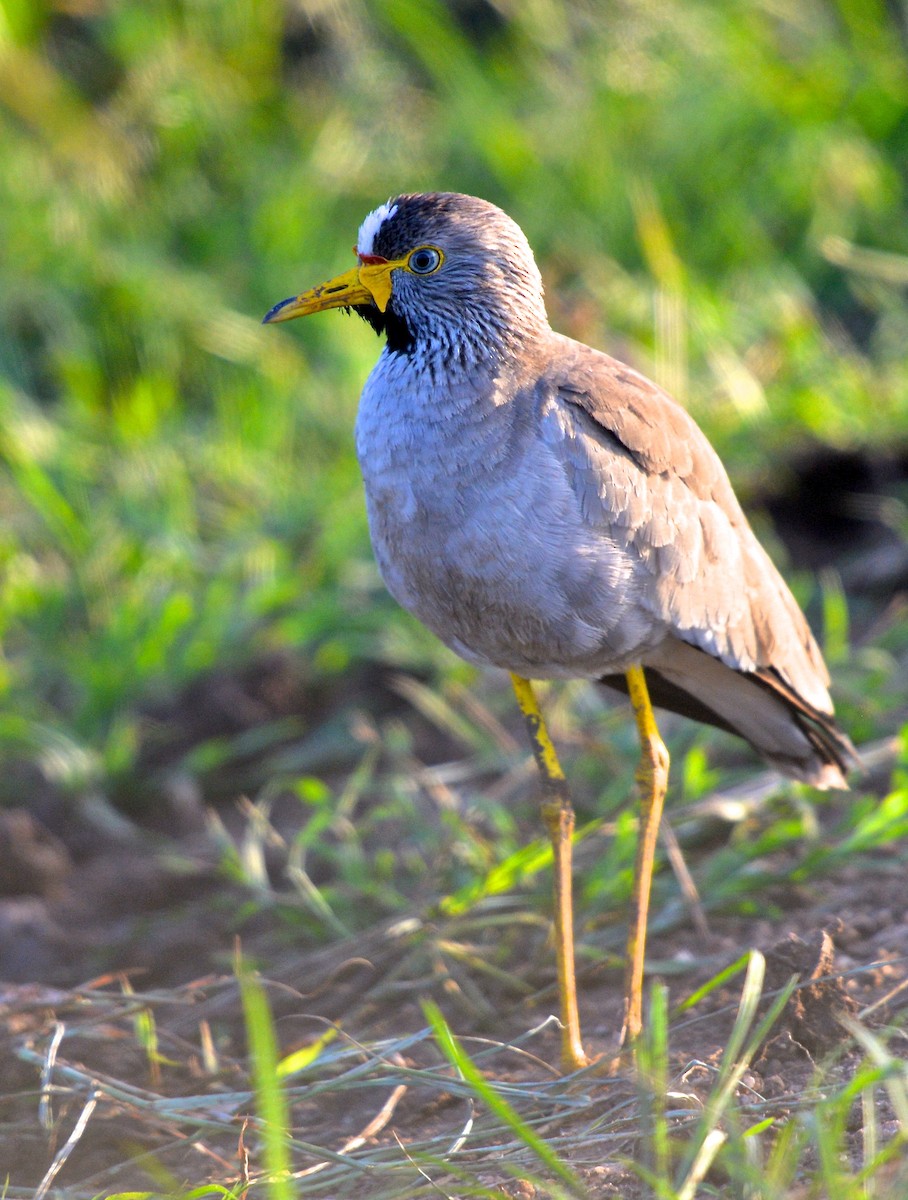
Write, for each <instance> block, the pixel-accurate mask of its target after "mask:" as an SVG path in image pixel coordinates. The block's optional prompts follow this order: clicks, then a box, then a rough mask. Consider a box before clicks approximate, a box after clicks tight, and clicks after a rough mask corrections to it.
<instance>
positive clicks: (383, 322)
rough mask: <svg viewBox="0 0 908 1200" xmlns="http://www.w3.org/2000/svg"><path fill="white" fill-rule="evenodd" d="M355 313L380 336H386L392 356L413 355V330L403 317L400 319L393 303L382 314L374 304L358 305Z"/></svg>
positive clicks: (414, 342)
mask: <svg viewBox="0 0 908 1200" xmlns="http://www.w3.org/2000/svg"><path fill="white" fill-rule="evenodd" d="M353 311H354V312H355V313H356V315H357V316H358V317H362V319H363V320H364V321H365V322H366V323H367V324H369V325H371V326H372V328H373V329H374V330H375V332H376V333H377V334H378V335H379V336H381V335H382V334H384V335H385V337H386V338H387V339H388V349H389V350H390V351H391V353H392V354H406V355H409V354H412V353H413V348H414V347H415V345H416V338H415V337H414V336H413V330H412V329H411V328H410V326H409V325H408V324H407V322H406V321H405V320H404V319H403V317H399V316H398V315H397V313H396V312H395V311H394V308H393V301H392V303H391V304H389V305H388V307H387V308H386V309H385V311H384V312H380V311H379V309H378V308H377V307H376V306H375V305H374V304H362V305H359V304H358V305H357V306H356V308H355V309H354V310H353Z"/></svg>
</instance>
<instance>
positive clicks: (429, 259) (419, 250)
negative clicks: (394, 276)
mask: <svg viewBox="0 0 908 1200" xmlns="http://www.w3.org/2000/svg"><path fill="white" fill-rule="evenodd" d="M444 261H445V256H444V254H442V252H441V251H440V250H439V249H438V247H437V246H417V247H416V249H415V250H411V251H410V253H409V254H408V255H407V264H406V265H407V270H408V271H411V272H412V273H413V274H414V275H434V274H435V272H436V271H437V270H438V269H439V268H440V267H441V265H442V263H443V262H444Z"/></svg>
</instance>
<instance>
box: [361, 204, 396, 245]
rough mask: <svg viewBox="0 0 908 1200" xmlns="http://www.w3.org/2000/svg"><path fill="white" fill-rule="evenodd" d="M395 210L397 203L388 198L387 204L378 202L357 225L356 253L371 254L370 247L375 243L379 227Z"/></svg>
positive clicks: (388, 219)
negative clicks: (360, 223)
mask: <svg viewBox="0 0 908 1200" xmlns="http://www.w3.org/2000/svg"><path fill="white" fill-rule="evenodd" d="M396 212H397V205H396V204H392V203H391V202H390V200H389V201H388V203H387V204H380V205H379V206H378V208H376V209H374V211H372V212H370V213H369V215H368V217H366V219H365V221H363V223H362V225H360V227H359V236H358V237H357V239H356V253H357V254H372V253H373V250H372V247H373V246H374V245H375V238H376V235H377V234H378V231H379V229H381V227H382V225H384V223H385V221H390V219H391V218H392V217H393V216H394V214H395V213H396Z"/></svg>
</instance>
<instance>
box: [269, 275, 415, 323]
mask: <svg viewBox="0 0 908 1200" xmlns="http://www.w3.org/2000/svg"><path fill="white" fill-rule="evenodd" d="M405 265H406V260H405V259H398V260H396V261H395V262H378V263H374V262H369V263H360V264H359V266H358V267H354V268H353V269H352V270H350V271H346V272H345V273H344V274H343V275H338V276H337V278H336V279H329V280H328V282H327V283H320V284H319V285H318V286H317V287H314V288H310V289H309V291H308V292H301V293H300V294H299V295H298V296H291V297H290V298H289V299H288V300H281V301H280V303H278V304H275V306H274V308H271V309H269V310H268V312H267V313H265V316H264V317H263V318H262V324H263V325H275V324H277V323H278V322H279V321H292V320H293V319H294V317H308V316H309V315H310V313H316V312H322V311H323V310H324V309H326V308H355V307H356V306H357V305H362V304H374V305H375V306H376V307H377V308H378V310H379V311H380V312H384V311H385V309H386V308H387V307H388V302H389V301H390V299H391V272H392V271H393V270H395V268H397V267H403V266H405Z"/></svg>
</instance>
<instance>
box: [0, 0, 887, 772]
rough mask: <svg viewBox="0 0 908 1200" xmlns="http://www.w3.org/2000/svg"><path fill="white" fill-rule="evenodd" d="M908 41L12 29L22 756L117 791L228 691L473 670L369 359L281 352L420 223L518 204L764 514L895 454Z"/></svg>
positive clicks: (573, 284) (156, 24)
mask: <svg viewBox="0 0 908 1200" xmlns="http://www.w3.org/2000/svg"><path fill="white" fill-rule="evenodd" d="M905 39H906V30H905V12H904V9H903V8H902V7H901V6H900V5H898V4H896V3H892V4H889V5H887V4H885V3H884V2H883V0H748V2H747V3H744V4H733V3H729V2H727V0H724V2H723V0H659V2H658V3H656V2H652V0H599V2H596V0H588V2H586V3H575V4H566V3H560V2H558V0H532V2H530V3H516V2H511V0H497V2H492V0H488V2H486V0H456V2H455V0H452V2H451V3H448V4H442V3H440V2H439V0H377V2H375V3H365V0H337V2H335V3H331V2H329V0H295V2H290V0H287V2H283V0H255V2H253V0H141V2H139V0H3V3H2V4H0V139H2V155H3V167H2V170H0V238H2V247H3V249H2V254H0V464H2V470H0V511H2V516H3V520H2V523H0V525H2V527H0V570H2V591H0V635H2V645H3V656H2V661H0V700H2V706H3V710H4V712H5V713H6V715H5V716H4V718H3V720H2V725H0V733H2V736H3V739H4V744H6V745H7V747H8V748H10V749H11V750H12V751H13V752H14V753H15V754H16V755H21V754H22V753H23V752H24V753H26V754H27V755H31V756H36V757H37V758H39V759H40V760H41V761H42V763H43V764H44V766H45V768H46V769H53V770H55V771H56V772H57V773H58V774H60V775H63V776H65V777H66V778H67V779H69V780H70V781H71V782H74V783H75V784H76V785H78V786H84V785H85V784H86V783H87V782H91V783H93V784H97V783H102V784H103V783H105V781H110V780H113V779H116V778H118V777H121V776H122V775H123V774H124V773H125V774H126V775H127V776H128V775H129V773H130V771H131V770H132V768H133V766H134V764H135V761H136V755H137V750H138V746H139V742H140V730H139V724H138V717H137V713H138V711H139V709H140V707H141V706H142V705H143V704H146V703H147V702H148V701H149V700H150V699H151V698H154V697H159V696H161V695H170V694H173V693H174V692H176V691H177V690H179V689H180V688H181V687H184V686H185V685H186V684H187V683H188V682H190V681H191V680H192V679H194V678H195V677H197V676H198V674H199V673H200V672H205V671H206V670H209V669H211V668H212V667H214V666H215V665H218V664H225V663H227V664H231V663H237V662H240V661H246V660H248V659H250V658H251V657H254V656H256V655H260V654H262V653H264V652H266V651H271V650H274V649H279V648H287V647H289V648H291V649H292V651H293V653H294V654H296V655H298V656H300V657H301V659H302V661H304V662H305V664H306V669H307V670H308V671H310V672H311V673H312V676H313V677H314V678H319V677H322V676H325V675H329V676H330V675H332V674H336V673H338V672H340V671H342V670H344V669H345V668H346V667H347V666H348V665H349V664H350V663H351V661H362V660H364V659H372V660H379V661H385V662H391V663H393V664H395V665H403V664H409V665H415V666H419V667H421V668H428V667H430V666H431V665H432V664H433V663H436V664H437V663H442V664H444V665H445V667H446V669H447V670H451V669H453V668H452V666H451V660H450V658H449V657H448V656H447V655H446V654H445V653H444V652H443V651H441V650H440V649H439V648H438V647H437V646H435V644H434V643H433V642H432V640H431V639H429V638H428V637H427V636H426V635H423V634H422V632H421V631H419V630H417V629H416V628H415V626H414V625H413V624H412V623H411V622H409V621H408V620H407V619H406V618H405V617H404V616H403V615H402V614H400V613H398V612H397V610H396V609H395V608H394V606H393V605H392V604H391V603H390V601H389V600H387V598H386V597H385V595H384V593H383V590H382V588H381V585H380V583H379V581H378V578H377V575H376V572H375V569H374V567H373V565H372V560H371V555H370V551H369V549H368V542H367V535H366V529H365V521H364V514H363V506H362V500H361V495H360V485H359V480H358V473H357V469H356V465H355V461H354V459H353V454H352V446H351V436H350V433H351V425H352V421H353V417H354V413H355V403H356V397H357V395H358V391H359V387H360V385H361V381H362V379H363V378H364V376H365V374H366V372H367V370H368V369H369V367H370V365H371V363H372V361H373V360H374V357H375V355H376V352H377V346H376V344H375V342H374V339H373V338H372V335H371V333H370V332H369V330H368V329H367V328H366V327H365V326H362V327H361V326H360V324H359V322H355V321H352V322H347V321H345V320H344V319H343V318H342V317H340V316H337V315H332V316H328V317H325V318H322V319H318V320H313V321H311V322H304V323H301V324H300V325H295V326H293V327H292V328H291V329H290V330H289V331H285V330H275V329H263V328H262V327H261V326H260V325H259V318H260V314H261V313H263V312H264V311H265V310H266V309H267V308H268V307H269V306H270V305H271V304H272V303H273V302H274V301H275V300H277V299H279V298H281V297H283V296H285V295H288V294H290V293H291V292H293V291H295V290H298V289H300V288H302V287H304V286H308V285H309V284H311V283H313V282H315V281H317V280H319V279H321V278H324V277H326V276H327V275H328V274H330V273H333V272H336V271H337V270H339V269H343V268H344V267H345V266H346V265H347V264H348V263H349V261H350V259H349V250H348V247H349V246H350V243H351V242H352V240H353V237H354V234H355V230H356V227H357V224H358V222H359V220H360V219H361V218H362V216H363V215H364V213H365V212H367V211H368V210H369V209H371V208H372V207H373V206H374V205H375V204H376V203H378V202H381V201H382V200H384V199H385V198H386V197H387V196H388V195H391V194H393V193H395V192H397V191H400V190H408V189H428V188H446V189H454V190H462V191H468V192H475V193H478V194H481V195H484V196H486V197H488V198H489V199H491V200H493V201H496V202H498V203H500V204H502V205H503V206H505V207H506V208H507V209H508V210H509V211H510V212H511V213H512V214H513V215H514V217H515V218H516V219H517V220H518V221H519V222H520V223H521V224H522V225H523V226H524V228H525V229H526V231H527V233H528V235H529V237H530V240H531V242H532V243H533V244H534V246H535V247H536V248H537V251H538V254H539V257H540V261H541V263H542V265H543V268H544V274H545V278H546V280H547V285H548V291H549V297H550V308H551V311H552V316H553V321H554V323H555V324H556V325H557V326H558V327H559V328H561V329H563V330H565V331H566V332H569V333H572V334H574V335H575V336H578V337H580V338H583V339H584V340H587V341H590V342H592V343H594V344H597V345H601V346H607V347H609V348H611V349H612V350H613V351H615V352H617V353H619V354H622V355H624V356H626V357H628V358H630V359H631V360H632V361H633V362H634V363H635V364H637V365H639V366H640V367H641V368H643V369H644V370H647V371H649V372H650V373H651V374H653V375H654V376H655V377H657V378H658V379H659V380H660V381H661V382H663V383H664V384H666V385H667V386H669V387H670V388H671V389H673V390H674V391H675V393H676V394H678V395H679V397H680V398H681V399H682V400H684V401H685V402H686V403H688V404H689V406H690V407H691V408H692V410H693V411H694V412H695V414H696V416H697V417H698V419H699V420H700V421H701V422H702V424H703V425H704V426H705V428H706V430H707V432H708V433H709V435H710V436H711V437H712V438H713V440H714V441H715V443H716V444H717V446H718V448H719V450H720V452H721V453H722V454H723V456H724V457H725V459H726V461H727V463H728V464H729V467H730V471H731V474H732V476H733V478H734V479H735V481H736V483H737V485H738V487H739V490H740V491H741V492H742V493H743V495H744V496H745V499H746V497H747V495H748V494H753V493H754V492H755V491H757V490H758V489H760V488H761V487H763V486H765V485H766V484H767V483H769V482H772V481H773V480H775V481H776V482H778V480H779V479H780V478H782V477H784V473H785V471H786V470H787V469H788V468H789V466H790V464H791V462H792V461H793V460H794V456H795V455H796V452H797V451H798V449H799V447H801V446H802V445H804V444H805V442H807V441H808V440H809V439H820V440H822V441H824V442H826V443H829V444H833V445H835V446H838V447H854V446H861V445H866V444H873V443H876V442H886V443H892V442H893V441H896V440H898V439H904V435H905V429H906V417H908V386H906V380H908V367H906V362H905V353H904V347H905V344H906V336H908V305H906V302H905V284H906V282H908V258H906V257H905V255H906V253H908V219H906V218H908V213H906V164H908V69H906V65H908V57H906V40H905ZM809 592H810V589H809V586H805V587H803V588H802V589H801V594H802V595H804V596H805V598H806V596H808V595H809Z"/></svg>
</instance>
